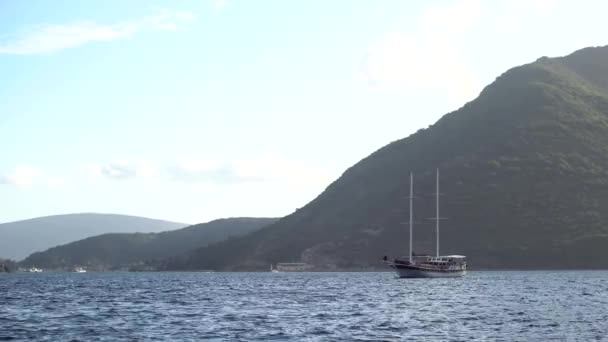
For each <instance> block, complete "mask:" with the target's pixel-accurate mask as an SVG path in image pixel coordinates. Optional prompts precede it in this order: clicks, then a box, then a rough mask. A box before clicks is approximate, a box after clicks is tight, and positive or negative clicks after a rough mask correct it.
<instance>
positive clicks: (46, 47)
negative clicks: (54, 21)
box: [0, 10, 194, 55]
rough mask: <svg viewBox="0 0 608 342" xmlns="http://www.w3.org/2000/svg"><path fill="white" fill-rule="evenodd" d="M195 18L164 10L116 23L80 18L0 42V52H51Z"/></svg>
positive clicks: (169, 27)
mask: <svg viewBox="0 0 608 342" xmlns="http://www.w3.org/2000/svg"><path fill="white" fill-rule="evenodd" d="M193 19H194V15H193V14H192V13H189V12H176V11H169V10H163V11H160V13H158V14H156V15H153V16H149V17H145V18H142V19H139V20H133V21H129V22H122V23H116V24H105V25H104V24H99V23H96V22H95V21H79V22H75V23H72V24H67V25H41V26H38V27H35V28H32V29H30V30H29V31H27V32H24V33H22V34H21V35H19V36H17V37H15V38H13V39H11V40H8V41H4V42H0V54H17V55H28V54H40V53H50V52H55V51H59V50H63V49H68V48H74V47H77V46H80V45H83V44H86V43H89V42H96V41H97V42H103V41H106V42H107V41H113V40H119V39H126V38H130V37H132V36H134V35H135V34H136V33H138V32H141V31H146V30H152V31H175V30H177V28H178V26H179V25H180V24H181V23H183V22H185V21H190V20H193Z"/></svg>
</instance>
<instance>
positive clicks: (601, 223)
mask: <svg viewBox="0 0 608 342" xmlns="http://www.w3.org/2000/svg"><path fill="white" fill-rule="evenodd" d="M607 80H608V47H599V48H588V49H583V50H580V51H577V52H575V53H573V54H571V55H569V56H566V57H561V58H546V57H543V58H540V59H539V60H537V61H536V62H534V63H531V64H527V65H523V66H520V67H516V68H513V69H511V70H509V71H507V72H506V73H504V74H503V75H501V76H500V77H498V78H497V80H496V81H495V82H493V83H492V84H491V85H489V86H487V87H486V88H485V89H484V90H483V91H482V93H481V94H480V96H479V97H478V98H477V99H475V100H474V101H472V102H469V103H467V104H466V105H465V106H464V107H462V108H460V109H459V110H457V111H455V112H452V113H449V114H447V115H445V116H443V117H442V118H441V119H440V120H439V121H438V122H436V123H435V124H434V125H432V126H430V127H429V128H428V129H422V130H420V131H418V132H417V133H415V134H413V135H411V136H409V137H407V138H405V139H402V140H398V141H395V142H392V143H390V144H388V145H387V146H385V147H383V148H381V149H380V150H378V151H376V152H375V153H373V154H371V155H370V156H368V157H367V158H365V159H363V160H361V161H360V162H359V163H357V164H356V165H354V166H353V167H351V168H350V169H348V170H347V171H346V172H345V173H344V174H343V175H342V177H340V178H339V179H338V180H336V181H335V182H334V183H332V184H331V185H330V186H329V187H328V188H327V189H326V190H325V191H324V192H323V193H322V194H321V195H319V196H318V197H317V198H316V199H314V200H313V201H312V202H310V203H309V204H308V205H306V206H305V207H303V208H302V209H300V210H298V211H297V212H295V213H293V214H292V215H289V216H287V217H285V218H283V219H281V220H280V221H279V222H277V223H276V224H274V225H272V226H269V227H267V228H266V229H263V230H261V231H259V232H257V233H255V234H252V235H249V236H247V237H243V238H241V239H233V240H230V241H226V242H224V243H220V244H216V245H212V246H209V247H208V248H202V249H198V250H196V251H194V252H193V253H192V254H191V255H189V256H188V257H187V258H180V259H173V260H171V261H170V262H169V263H168V264H167V268H168V269H189V268H215V269H265V268H267V265H268V264H269V263H274V262H282V261H290V260H302V261H306V262H309V263H312V264H314V265H316V266H317V267H319V268H322V269H336V268H337V269H357V268H380V267H382V266H381V265H380V264H379V262H378V261H379V259H380V258H381V257H382V256H383V255H389V256H398V255H403V254H406V253H407V246H408V237H407V226H405V225H403V224H402V222H405V221H407V217H408V208H407V199H406V197H407V195H408V187H409V185H408V182H409V177H408V176H409V172H410V171H412V172H414V174H415V193H416V195H417V196H418V197H417V199H416V201H415V204H414V207H415V209H414V210H415V218H416V220H415V221H416V223H415V231H414V246H415V247H414V249H415V251H416V252H418V253H432V252H433V251H434V228H433V222H432V221H428V220H426V218H427V217H432V216H434V200H433V198H432V197H431V196H429V194H432V193H433V191H434V175H435V168H440V169H441V172H442V178H441V185H442V192H444V193H445V194H446V196H444V197H443V198H442V200H441V203H442V213H443V215H442V216H446V217H448V218H449V220H445V221H442V227H443V228H442V235H441V241H442V252H443V253H445V254H451V253H458V254H466V255H468V256H469V259H470V262H471V264H472V265H473V267H479V268H505V267H507V268H508V267H513V268H581V267H583V268H606V267H608V248H606V246H608V214H607V213H608V81H607ZM227 251H229V252H227Z"/></svg>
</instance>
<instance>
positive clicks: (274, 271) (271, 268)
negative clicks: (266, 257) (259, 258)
mask: <svg viewBox="0 0 608 342" xmlns="http://www.w3.org/2000/svg"><path fill="white" fill-rule="evenodd" d="M270 272H272V273H279V270H277V269H276V268H273V267H272V264H270Z"/></svg>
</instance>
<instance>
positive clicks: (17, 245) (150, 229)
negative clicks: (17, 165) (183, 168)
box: [0, 213, 187, 260]
mask: <svg viewBox="0 0 608 342" xmlns="http://www.w3.org/2000/svg"><path fill="white" fill-rule="evenodd" d="M186 226H187V224H185V223H176V222H169V221H163V220H154V219H149V218H145V217H137V216H126V215H114V214H94V213H85V214H69V215H55V216H46V217H39V218H35V219H30V220H23V221H17V222H10V223H2V224H0V258H11V259H16V260H21V259H23V258H25V257H26V256H28V255H29V254H31V253H33V252H36V251H43V250H45V249H47V248H50V247H53V246H57V245H60V244H65V243H68V242H72V241H76V240H80V239H84V238H87V237H90V236H94V235H99V234H105V233H135V232H141V233H156V232H162V231H165V230H172V229H179V228H183V227H186Z"/></svg>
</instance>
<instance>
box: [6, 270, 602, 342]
mask: <svg viewBox="0 0 608 342" xmlns="http://www.w3.org/2000/svg"><path fill="white" fill-rule="evenodd" d="M607 336H608V272H600V271H596V272H593V271H589V272H586V271H585V272H574V271H573V272H544V271H543V272H540V271H539V272H471V273H470V274H469V275H468V276H467V277H465V278H462V279H409V280H408V279H396V278H395V277H394V276H393V274H392V273H278V274H276V273H275V274H272V273H106V274H93V273H87V274H44V273H43V274H0V340H22V339H33V340H48V341H63V340H68V341H69V340H80V341H133V340H142V341H151V340H171V341H178V340H179V341H187V340H191V341H195V340H217V341H236V340H240V341H257V340H259V341H267V340H278V341H284V340H285V341H287V340H293V341H302V340H304V341H338V340H339V341H344V340H346V341H348V340H364V341H377V340H384V341H401V340H414V341H425V340H428V341H463V340H478V341H495V340H502V341H547V340H556V341H593V340H607V341H608V337H607Z"/></svg>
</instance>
